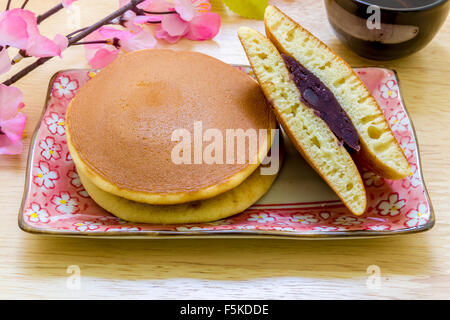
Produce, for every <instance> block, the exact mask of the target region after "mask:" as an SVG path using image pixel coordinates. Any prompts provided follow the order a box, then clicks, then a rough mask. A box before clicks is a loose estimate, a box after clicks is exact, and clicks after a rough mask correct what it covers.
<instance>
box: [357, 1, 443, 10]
mask: <svg viewBox="0 0 450 320" xmlns="http://www.w3.org/2000/svg"><path fill="white" fill-rule="evenodd" d="M352 1H353V2H355V3H358V4H362V5H365V6H371V5H376V6H378V7H380V9H382V10H385V11H400V12H413V11H424V10H429V9H432V8H434V7H437V6H439V5H441V4H443V3H445V2H447V1H449V0H434V1H432V0H430V1H427V2H429V3H425V4H424V1H423V0H352Z"/></svg>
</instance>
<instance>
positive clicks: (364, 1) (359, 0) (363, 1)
mask: <svg viewBox="0 0 450 320" xmlns="http://www.w3.org/2000/svg"><path fill="white" fill-rule="evenodd" d="M352 1H353V2H356V3H359V4H364V5H367V6H372V5H374V4H373V3H369V2H368V1H367V0H352ZM448 1H449V0H438V1H436V2H435V3H431V4H428V5H425V6H421V7H416V8H391V7H383V6H379V7H380V9H381V10H384V11H393V12H396V11H397V12H416V11H425V10H429V9H433V8H435V7H438V6H440V5H442V4H444V3H446V2H448Z"/></svg>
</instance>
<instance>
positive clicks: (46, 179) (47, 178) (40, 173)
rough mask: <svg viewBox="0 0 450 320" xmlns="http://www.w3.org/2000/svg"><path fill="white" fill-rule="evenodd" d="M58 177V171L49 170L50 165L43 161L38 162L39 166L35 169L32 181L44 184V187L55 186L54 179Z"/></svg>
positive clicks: (38, 184) (39, 184)
mask: <svg viewBox="0 0 450 320" xmlns="http://www.w3.org/2000/svg"><path fill="white" fill-rule="evenodd" d="M58 179H59V174H58V171H52V170H50V165H49V164H48V163H47V162H45V161H40V162H39V167H37V168H36V169H35V174H34V176H33V182H34V183H35V184H36V185H37V186H39V187H42V186H44V187H45V188H46V189H53V188H55V182H54V181H55V180H58Z"/></svg>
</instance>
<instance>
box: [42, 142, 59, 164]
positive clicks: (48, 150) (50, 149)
mask: <svg viewBox="0 0 450 320" xmlns="http://www.w3.org/2000/svg"><path fill="white" fill-rule="evenodd" d="M39 147H41V149H42V152H41V155H42V156H43V157H44V158H45V159H46V160H50V159H54V160H58V159H60V158H61V150H62V147H61V145H60V144H58V143H56V142H55V139H54V138H52V137H47V138H45V139H43V140H41V142H39Z"/></svg>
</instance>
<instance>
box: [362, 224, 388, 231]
mask: <svg viewBox="0 0 450 320" xmlns="http://www.w3.org/2000/svg"><path fill="white" fill-rule="evenodd" d="M366 229H367V230H372V231H385V230H389V229H391V226H390V225H388V224H379V225H373V226H367V228H366Z"/></svg>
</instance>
